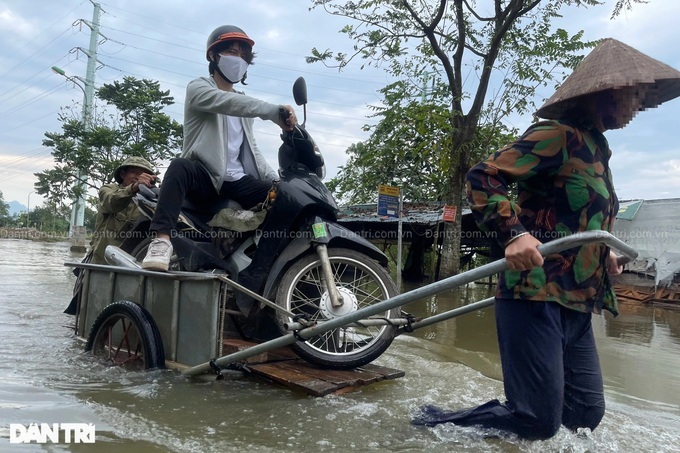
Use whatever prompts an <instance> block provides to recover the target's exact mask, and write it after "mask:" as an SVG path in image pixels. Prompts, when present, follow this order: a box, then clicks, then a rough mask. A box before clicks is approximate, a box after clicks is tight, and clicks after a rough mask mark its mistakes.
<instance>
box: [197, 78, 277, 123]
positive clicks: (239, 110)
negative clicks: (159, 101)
mask: <svg viewBox="0 0 680 453" xmlns="http://www.w3.org/2000/svg"><path fill="white" fill-rule="evenodd" d="M185 102H186V103H187V105H188V106H189V108H191V109H194V110H197V111H200V112H209V113H221V114H224V115H230V116H238V117H245V118H261V119H263V120H269V121H273V122H274V123H277V124H279V106H278V105H276V104H270V103H269V102H265V101H261V100H259V99H256V98H253V97H250V96H247V95H245V94H241V93H237V92H235V91H224V90H220V89H219V88H217V87H216V86H214V85H212V84H211V83H210V82H209V81H207V80H205V79H203V78H200V79H195V80H192V81H191V82H189V84H188V85H187V95H186V101H185Z"/></svg>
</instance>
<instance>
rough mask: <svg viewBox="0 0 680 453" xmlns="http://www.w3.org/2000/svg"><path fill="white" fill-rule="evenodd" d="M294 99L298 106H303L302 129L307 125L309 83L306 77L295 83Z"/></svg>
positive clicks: (299, 78) (298, 79)
mask: <svg viewBox="0 0 680 453" xmlns="http://www.w3.org/2000/svg"><path fill="white" fill-rule="evenodd" d="M293 99H295V103H296V104H297V105H301V106H302V112H303V117H302V118H303V119H302V127H305V124H307V82H305V78H304V77H298V78H297V79H296V80H295V83H293Z"/></svg>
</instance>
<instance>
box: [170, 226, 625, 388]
mask: <svg viewBox="0 0 680 453" xmlns="http://www.w3.org/2000/svg"><path fill="white" fill-rule="evenodd" d="M594 242H601V243H603V244H605V245H607V246H609V247H611V248H612V249H616V250H618V251H619V252H621V253H622V254H623V255H622V256H620V257H619V259H618V262H619V264H625V263H628V262H630V261H632V260H634V259H635V258H637V255H638V253H637V251H636V250H635V249H634V248H632V247H631V246H629V245H628V244H626V243H625V242H623V241H621V240H620V239H618V238H617V237H615V236H614V235H613V234H611V233H608V232H606V231H602V230H595V231H585V232H582V233H575V234H572V235H569V236H566V237H563V238H559V239H555V240H554V241H550V242H548V243H545V244H541V245H539V246H538V251H539V252H540V253H541V255H543V256H546V255H551V254H554V253H560V252H563V251H565V250H568V249H571V248H574V247H579V246H582V245H585V244H589V243H594ZM507 268H508V265H507V263H506V260H505V258H502V259H499V260H497V261H494V262H492V263H488V264H485V265H483V266H479V267H477V268H474V269H470V270H469V271H466V272H463V273H460V274H457V275H453V276H451V277H448V278H445V279H443V280H440V281H438V282H434V283H430V284H429V285H425V286H423V287H420V288H416V289H414V290H411V291H408V292H406V293H403V294H398V295H396V296H394V297H391V298H389V299H387V300H384V301H382V302H378V303H377V304H374V305H370V306H368V307H364V308H361V309H359V310H357V311H355V312H352V313H348V314H346V315H343V316H339V317H337V318H333V319H331V320H328V321H325V322H323V323H319V324H317V325H315V326H312V327H307V328H305V329H302V330H300V331H298V332H297V333H296V334H293V333H289V334H286V335H283V336H281V337H278V338H275V339H273V340H269V341H267V342H264V343H260V344H258V345H256V346H253V347H251V348H247V349H245V350H242V351H239V352H235V353H233V354H229V355H226V356H223V357H220V358H218V359H215V361H214V363H215V364H216V365H218V366H226V365H229V364H231V363H236V362H239V361H241V360H245V359H247V358H249V357H253V356H256V355H258V354H261V353H263V352H267V351H271V350H274V349H277V348H280V347H283V346H287V345H289V344H292V343H295V341H297V340H298V339H303V340H306V339H308V338H311V337H314V336H316V335H320V334H322V333H324V332H327V331H329V330H332V329H336V328H339V327H344V326H347V325H348V324H352V323H354V322H356V321H359V320H361V319H366V318H369V317H371V316H374V315H377V314H379V313H384V312H385V311H388V310H391V309H393V308H397V307H401V306H402V305H406V304H409V303H411V302H415V301H417V300H420V299H423V298H426V297H429V296H432V295H434V294H438V293H441V292H444V291H448V290H450V289H453V288H457V287H458V286H462V285H466V284H468V283H471V282H474V281H476V280H480V279H483V278H486V277H489V276H491V275H494V274H497V273H499V272H503V271H505V270H506V269H507ZM492 303H493V299H485V300H483V301H480V302H477V303H475V304H470V305H468V306H465V307H460V308H458V309H456V310H460V311H462V312H457V314H455V315H453V316H458V315H459V314H464V313H468V312H469V311H475V310H479V309H481V308H484V307H487V306H489V305H491V304H492ZM456 310H452V311H456ZM442 315H447V313H442V314H441V315H437V316H442ZM437 316H435V317H437ZM435 317H432V318H435ZM448 317H452V316H451V315H449V316H448ZM430 319H431V318H428V319H426V320H423V321H421V322H420V323H419V324H420V325H417V327H423V325H422V323H423V322H428V321H430ZM446 319H448V318H446ZM439 320H443V319H440V318H438V319H437V321H439ZM437 321H432V322H437ZM414 327H416V326H414ZM210 370H211V366H210V362H206V363H203V364H200V365H196V366H194V367H191V368H188V369H186V370H184V371H183V372H182V374H184V375H189V376H192V375H197V374H201V373H205V372H207V371H210Z"/></svg>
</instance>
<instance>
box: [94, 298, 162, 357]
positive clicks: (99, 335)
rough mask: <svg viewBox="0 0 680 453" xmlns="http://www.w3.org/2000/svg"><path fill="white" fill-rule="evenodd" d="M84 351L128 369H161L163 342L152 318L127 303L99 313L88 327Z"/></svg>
mask: <svg viewBox="0 0 680 453" xmlns="http://www.w3.org/2000/svg"><path fill="white" fill-rule="evenodd" d="M85 351H92V354H93V355H95V356H97V357H101V358H102V359H104V361H105V362H106V363H108V364H109V365H111V366H120V367H123V368H125V369H128V370H148V369H154V368H165V351H164V350H163V340H162V339H161V334H160V332H159V331H158V327H156V323H155V322H154V320H153V317H152V316H151V314H150V313H149V312H148V311H147V310H146V309H145V308H144V307H142V306H140V305H137V304H135V303H134V302H130V301H128V300H122V301H118V302H114V303H112V304H110V305H108V306H107V307H106V308H104V310H102V312H101V313H100V314H99V316H97V319H95V321H94V324H92V328H91V329H90V334H89V335H88V337H87V345H86V346H85Z"/></svg>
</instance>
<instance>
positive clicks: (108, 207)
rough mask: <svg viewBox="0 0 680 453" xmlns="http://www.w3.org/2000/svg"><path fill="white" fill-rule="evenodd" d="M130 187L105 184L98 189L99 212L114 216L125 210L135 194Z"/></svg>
mask: <svg viewBox="0 0 680 453" xmlns="http://www.w3.org/2000/svg"><path fill="white" fill-rule="evenodd" d="M132 186H133V185H132V184H131V185H129V186H127V187H121V186H119V185H118V184H107V185H105V186H103V187H102V188H101V189H99V208H98V209H99V212H101V213H102V214H115V213H116V212H120V211H122V210H124V209H125V208H127V206H128V204H130V202H131V201H132V197H133V196H134V194H135V192H134V190H133V187H132Z"/></svg>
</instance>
